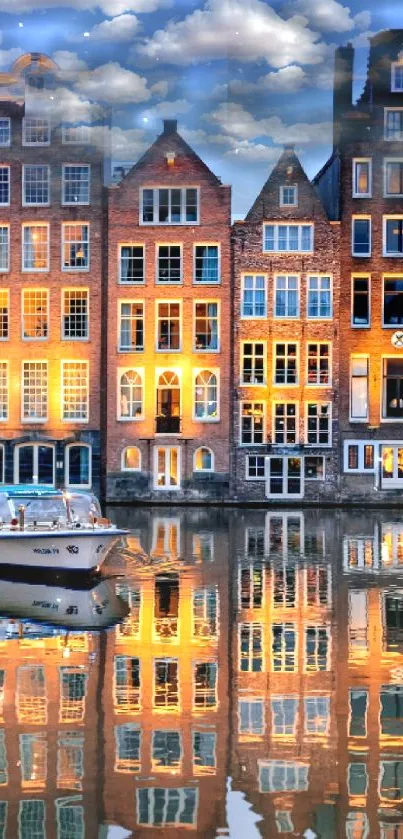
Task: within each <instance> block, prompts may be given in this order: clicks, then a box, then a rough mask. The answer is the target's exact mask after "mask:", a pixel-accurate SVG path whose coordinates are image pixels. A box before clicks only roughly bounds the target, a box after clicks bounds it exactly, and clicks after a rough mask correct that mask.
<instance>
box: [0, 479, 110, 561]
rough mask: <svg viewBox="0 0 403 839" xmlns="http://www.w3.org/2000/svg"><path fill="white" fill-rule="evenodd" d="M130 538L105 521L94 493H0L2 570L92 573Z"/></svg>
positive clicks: (24, 489)
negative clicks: (116, 545) (118, 542)
mask: <svg viewBox="0 0 403 839" xmlns="http://www.w3.org/2000/svg"><path fill="white" fill-rule="evenodd" d="M126 533H127V531H126V530H119V529H118V528H116V527H115V526H114V525H113V524H112V523H111V522H110V521H109V520H108V519H104V518H103V517H102V513H101V508H100V506H99V502H98V500H97V498H96V497H95V496H94V495H92V493H90V492H83V491H80V492H78V491H72V492H64V491H63V490H60V489H53V488H52V487H48V486H45V485H44V486H42V485H29V486H27V485H25V484H24V485H23V484H13V485H9V486H2V487H0V565H8V566H17V565H21V566H25V567H28V568H38V569H44V568H46V569H53V570H63V571H87V572H88V571H92V570H93V569H94V568H99V566H100V565H101V564H102V562H103V561H104V560H105V559H106V557H107V555H108V553H109V551H110V550H111V548H112V547H113V546H114V545H115V544H116V543H117V541H118V540H119V538H121V537H122V536H124V535H125V534H126Z"/></svg>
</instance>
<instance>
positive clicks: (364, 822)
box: [346, 810, 369, 839]
mask: <svg viewBox="0 0 403 839" xmlns="http://www.w3.org/2000/svg"><path fill="white" fill-rule="evenodd" d="M368 836H369V824H368V816H367V814H366V813H361V812H359V811H357V810H354V811H352V812H351V813H348V814H347V818H346V839H367V837H368Z"/></svg>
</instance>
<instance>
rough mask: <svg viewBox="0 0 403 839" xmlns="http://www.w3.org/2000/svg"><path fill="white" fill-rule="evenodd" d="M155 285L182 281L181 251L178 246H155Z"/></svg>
mask: <svg viewBox="0 0 403 839" xmlns="http://www.w3.org/2000/svg"><path fill="white" fill-rule="evenodd" d="M157 248H158V256H157V283H180V282H181V281H182V249H181V246H180V245H157Z"/></svg>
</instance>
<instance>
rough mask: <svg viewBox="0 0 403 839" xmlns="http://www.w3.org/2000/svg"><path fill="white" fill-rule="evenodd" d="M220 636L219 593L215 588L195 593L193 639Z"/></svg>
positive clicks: (203, 589)
mask: <svg viewBox="0 0 403 839" xmlns="http://www.w3.org/2000/svg"><path fill="white" fill-rule="evenodd" d="M217 635H218V592H217V588H216V587H215V586H210V587H209V588H200V589H195V590H194V591H193V637H194V638H200V639H203V638H205V639H209V638H215V637H217Z"/></svg>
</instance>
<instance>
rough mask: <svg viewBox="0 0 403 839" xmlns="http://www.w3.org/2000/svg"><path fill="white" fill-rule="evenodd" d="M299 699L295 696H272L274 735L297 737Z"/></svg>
mask: <svg viewBox="0 0 403 839" xmlns="http://www.w3.org/2000/svg"><path fill="white" fill-rule="evenodd" d="M297 714H298V699H297V698H296V697H294V696H272V698H271V715H272V735H273V737H295V734H296V730H297Z"/></svg>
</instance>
